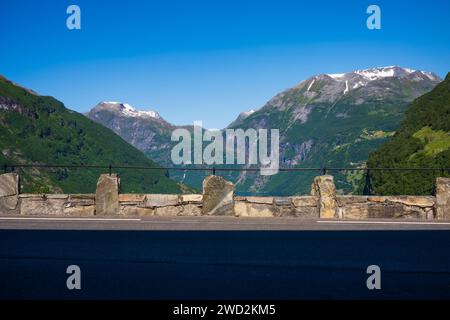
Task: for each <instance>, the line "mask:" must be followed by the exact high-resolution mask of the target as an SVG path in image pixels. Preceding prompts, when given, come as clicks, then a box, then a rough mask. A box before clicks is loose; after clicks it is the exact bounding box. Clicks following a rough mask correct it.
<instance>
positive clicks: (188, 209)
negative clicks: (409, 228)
mask: <svg viewBox="0 0 450 320" xmlns="http://www.w3.org/2000/svg"><path fill="white" fill-rule="evenodd" d="M19 189H20V187H19V176H18V175H17V174H14V173H8V174H3V175H0V214H12V215H19V214H20V215H61V216H64V215H65V216H94V215H99V216H100V215H123V216H201V215H222V216H223V215H228V216H236V217H298V218H313V219H315V218H335V219H370V218H378V219H379V218H415V219H450V179H449V178H438V179H437V181H436V190H437V193H436V197H434V196H353V195H348V196H342V195H336V188H335V186H334V181H333V177H332V176H330V175H326V176H319V177H316V178H315V179H314V182H313V185H312V186H311V195H309V196H291V197H242V196H236V195H234V186H233V184H232V183H230V182H228V181H226V180H224V179H223V178H222V177H220V176H209V177H207V178H206V179H205V180H204V182H203V194H182V195H175V194H120V193H119V190H120V179H119V177H118V176H117V175H114V174H113V175H111V176H109V175H106V174H104V175H101V176H100V179H99V181H98V184H97V191H96V194H20V193H19Z"/></svg>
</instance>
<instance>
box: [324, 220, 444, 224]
mask: <svg viewBox="0 0 450 320" xmlns="http://www.w3.org/2000/svg"><path fill="white" fill-rule="evenodd" d="M316 222H317V223H330V224H411V225H450V222H420V221H331V220H325V221H322V220H317V221H316Z"/></svg>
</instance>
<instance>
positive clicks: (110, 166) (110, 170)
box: [109, 164, 112, 176]
mask: <svg viewBox="0 0 450 320" xmlns="http://www.w3.org/2000/svg"><path fill="white" fill-rule="evenodd" d="M111 174H112V165H111V164H110V165H109V176H111Z"/></svg>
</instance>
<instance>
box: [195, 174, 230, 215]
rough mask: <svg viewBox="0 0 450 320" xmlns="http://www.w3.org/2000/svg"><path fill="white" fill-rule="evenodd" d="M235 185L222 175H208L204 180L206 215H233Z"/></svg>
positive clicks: (204, 209) (203, 211)
mask: <svg viewBox="0 0 450 320" xmlns="http://www.w3.org/2000/svg"><path fill="white" fill-rule="evenodd" d="M233 196H234V185H233V184H232V183H231V182H229V181H226V180H225V179H224V178H222V177H220V176H208V177H206V178H205V180H203V207H202V214H204V215H233V214H234V212H233V210H234V199H233Z"/></svg>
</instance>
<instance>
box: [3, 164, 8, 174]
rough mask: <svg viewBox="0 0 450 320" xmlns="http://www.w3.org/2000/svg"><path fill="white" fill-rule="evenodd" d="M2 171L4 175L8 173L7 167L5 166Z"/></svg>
mask: <svg viewBox="0 0 450 320" xmlns="http://www.w3.org/2000/svg"><path fill="white" fill-rule="evenodd" d="M3 171H4V173H8V166H7V165H6V164H5V165H4V166H3Z"/></svg>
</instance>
